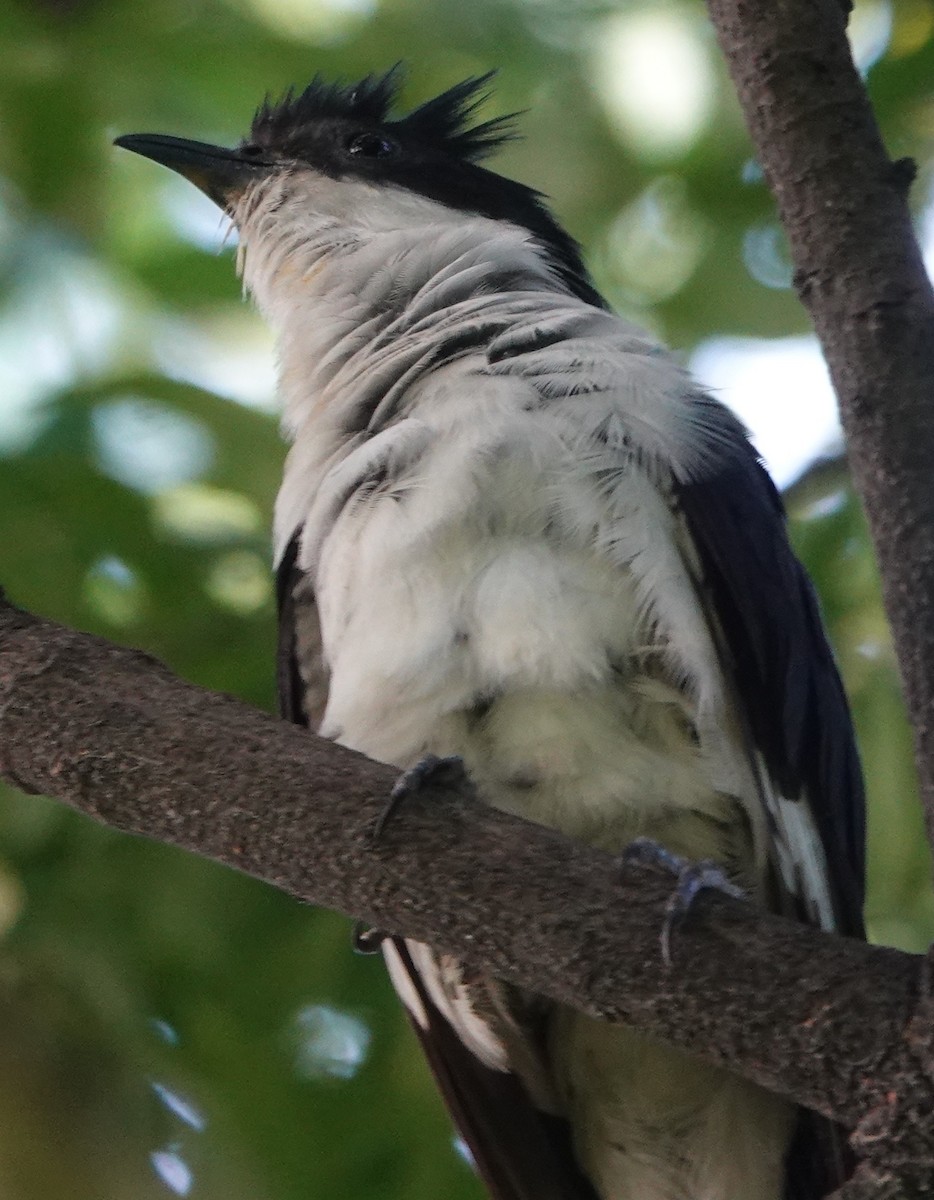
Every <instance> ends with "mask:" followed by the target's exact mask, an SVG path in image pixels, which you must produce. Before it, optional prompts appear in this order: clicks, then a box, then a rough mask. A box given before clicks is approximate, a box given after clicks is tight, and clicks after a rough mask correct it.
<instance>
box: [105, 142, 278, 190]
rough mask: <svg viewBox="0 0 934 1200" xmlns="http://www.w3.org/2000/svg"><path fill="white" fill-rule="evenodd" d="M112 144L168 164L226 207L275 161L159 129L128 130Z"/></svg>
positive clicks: (167, 165)
mask: <svg viewBox="0 0 934 1200" xmlns="http://www.w3.org/2000/svg"><path fill="white" fill-rule="evenodd" d="M114 145H115V146H122V147H123V149H124V150H132V151H133V153H134V154H142V156H143V157H144V158H151V159H152V160H153V162H157V163H161V164H162V165H163V166H164V167H170V168H171V169H172V170H173V171H177V172H178V173H179V175H184V177H185V178H186V179H188V180H190V181H191V182H192V183H193V184H194V185H195V187H197V188H200V189H201V191H202V192H204V193H205V195H206V196H210V198H211V199H212V200H213V201H214V203H215V204H218V205H219V206H220V207H221V208H227V207H228V206H229V204H230V203H231V201H233V200H235V199H236V198H237V197H238V196H239V195H240V194H241V193H242V192H243V190H244V188H245V187H246V186H247V184H249V183H252V182H253V180H255V179H257V178H259V177H260V176H262V175H264V174H266V173H267V172H268V171H269V170H270V169H271V168H272V167H273V166H275V163H273V162H271V161H269V160H267V159H263V158H258V157H257V156H256V155H255V154H251V155H250V156H249V157H248V156H246V155H244V154H242V153H241V152H240V151H239V150H228V149H227V148H226V147H225V146H212V145H211V144H210V143H208V142H192V141H189V140H188V138H177V137H169V136H167V135H166V134H162V133H128V134H125V135H124V136H123V137H118V138H117V139H116V140H115V141H114Z"/></svg>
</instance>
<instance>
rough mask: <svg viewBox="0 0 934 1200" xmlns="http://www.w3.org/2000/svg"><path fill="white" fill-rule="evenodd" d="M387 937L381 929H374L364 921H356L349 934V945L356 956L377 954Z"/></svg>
mask: <svg viewBox="0 0 934 1200" xmlns="http://www.w3.org/2000/svg"><path fill="white" fill-rule="evenodd" d="M388 936H389V934H388V933H386V932H385V930H383V929H375V928H374V927H373V926H372V925H368V924H367V923H366V921H357V923H356V924H355V925H354V927H353V930H352V931H351V934H350V939H351V945H352V946H353V948H354V952H355V953H356V954H379V952H380V948H381V947H382V944H383V942H385V940H386V938H387V937H388Z"/></svg>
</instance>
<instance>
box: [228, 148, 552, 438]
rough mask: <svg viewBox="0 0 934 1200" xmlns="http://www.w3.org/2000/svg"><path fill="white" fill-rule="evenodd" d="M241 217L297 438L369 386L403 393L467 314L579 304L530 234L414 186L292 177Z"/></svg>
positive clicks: (275, 182) (244, 206)
mask: <svg viewBox="0 0 934 1200" xmlns="http://www.w3.org/2000/svg"><path fill="white" fill-rule="evenodd" d="M235 219H236V222H237V225H238V227H239V230H240V250H239V253H238V268H239V270H240V272H241V275H242V277H243V281H244V286H245V288H246V289H247V290H248V291H249V292H250V293H251V294H252V296H253V297H254V299H255V301H256V303H257V305H258V306H259V308H260V310H261V312H262V313H263V315H264V316H265V318H266V319H267V321H268V322H269V324H270V326H271V327H272V329H273V330H274V332H275V334H276V336H277V342H278V346H277V350H278V362H279V391H280V395H281V400H282V403H283V426H284V429H285V432H286V434H287V436H289V437H290V438H292V439H294V438H295V437H296V435H297V434H298V431H299V430H300V429H303V428H304V427H305V426H306V425H307V423H308V422H309V421H315V420H319V419H320V420H322V421H323V422H324V423H325V424H326V425H327V424H330V423H331V422H330V420H329V419H328V418H329V416H330V417H334V416H336V415H338V414H339V411H340V410H346V407H347V406H348V405H350V404H353V403H354V400H355V399H356V400H358V401H359V399H360V397H359V389H358V388H357V387H356V384H358V383H359V384H360V385H361V386H362V381H364V380H365V381H366V386H367V387H370V388H372V387H373V386H381V385H386V386H391V383H392V379H391V376H392V375H393V373H394V366H393V364H394V363H395V367H396V368H399V369H401V370H404V369H405V361H403V360H409V359H411V356H412V355H413V354H415V355H416V356H417V354H418V352H419V350H420V349H421V350H425V349H427V348H429V347H431V346H432V345H436V344H437V338H438V335H439V324H441V323H448V324H450V323H451V320H452V314H453V315H454V316H456V315H457V312H456V311H455V310H457V309H458V308H459V310H460V313H459V315H460V317H461V318H462V319H463V320H474V319H476V317H477V316H478V315H479V313H480V312H481V311H482V310H484V309H488V308H490V307H494V308H495V307H496V305H497V301H499V302H501V301H502V299H503V297H504V293H505V291H508V293H509V294H510V295H513V296H514V295H516V294H528V293H529V292H534V293H538V294H541V293H542V292H555V293H558V294H560V295H561V296H562V297H563V298H564V299H567V295H568V293H567V289H566V287H565V286H564V284H563V283H562V282H561V281H560V279H559V278H558V276H557V274H556V273H555V271H554V270H553V268H552V267H551V265H550V263H549V261H548V259H547V257H546V255H545V254H544V253H543V251H542V250H541V248H540V246H539V245H538V244H537V243H536V242H535V240H534V238H533V237H532V235H531V234H530V233H529V232H528V230H525V229H521V228H519V227H518V226H515V225H509V224H505V223H503V222H499V221H493V220H491V219H489V218H486V217H481V216H469V215H466V216H465V214H463V213H461V212H457V211H455V210H454V209H451V208H448V207H447V206H445V205H443V204H440V203H437V202H435V201H432V200H428V199H426V198H424V197H421V196H418V195H415V194H414V193H411V192H408V191H405V190H404V189H401V188H386V187H379V188H377V187H375V186H374V185H371V184H368V183H364V182H359V181H352V180H331V179H328V178H326V177H324V176H322V175H319V174H317V173H315V172H312V171H310V170H308V171H304V170H303V171H296V172H294V173H285V172H283V173H282V174H281V175H277V176H275V177H274V178H273V179H271V180H269V181H268V182H266V183H264V184H261V185H259V186H258V187H256V188H254V189H253V190H252V191H251V192H248V193H247V194H246V196H245V197H244V199H243V202H242V203H241V205H240V208H239V211H238V212H237V213H236V214H235ZM501 289H502V290H501ZM402 342H404V343H405V347H404V350H405V351H407V353H405V352H403V347H402V345H401V343H402Z"/></svg>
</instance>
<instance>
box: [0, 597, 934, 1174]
mask: <svg viewBox="0 0 934 1200" xmlns="http://www.w3.org/2000/svg"><path fill="white" fill-rule="evenodd" d="M0 775H2V776H3V777H4V778H5V779H7V780H9V781H10V782H12V783H14V784H15V785H16V786H18V787H20V788H21V789H23V790H24V791H28V792H44V793H47V794H49V795H52V796H57V797H58V798H59V799H61V800H64V801H65V802H66V803H68V804H70V805H72V806H73V807H74V808H77V809H80V810H82V811H83V812H86V813H89V814H91V815H92V816H94V817H96V818H98V819H99V820H102V821H104V822H106V823H107V824H108V825H111V826H113V827H114V828H116V829H122V830H126V831H129V832H132V833H139V834H144V835H145V836H147V837H151V838H156V839H158V840H160V841H165V842H172V843H174V844H176V845H178V846H182V847H184V848H186V849H188V850H191V851H194V852H195V853H198V854H202V855H206V856H208V857H210V858H213V859H216V860H218V861H220V862H223V863H227V864H228V865H230V866H234V867H237V868H239V869H240V870H243V871H246V872H248V873H249V874H251V875H254V876H256V877H258V878H260V879H264V880H266V881H267V882H269V883H272V884H274V885H276V886H277V887H279V888H282V889H283V890H285V891H287V892H289V893H291V894H292V895H295V896H299V897H301V898H303V899H305V900H308V901H311V902H313V903H315V904H322V905H327V906H328V907H330V908H335V909H338V910H339V911H341V912H344V913H347V914H352V915H354V916H358V917H361V918H363V919H365V920H367V921H371V922H374V923H375V924H377V925H379V926H380V927H381V928H384V929H387V930H389V931H391V932H400V933H405V934H408V935H410V936H412V937H416V938H421V939H424V940H426V941H429V942H431V943H432V944H434V945H436V946H438V947H440V948H443V949H445V950H448V951H450V952H452V953H455V954H457V955H458V956H460V957H462V958H465V959H467V960H468V961H471V962H474V963H476V964H478V965H481V966H485V967H487V968H488V969H489V970H490V971H492V972H493V973H494V974H496V975H497V976H500V977H502V978H506V979H510V980H512V981H513V982H515V983H517V984H520V985H521V986H523V987H526V988H528V989H530V990H532V991H535V992H539V993H543V994H545V995H548V996H550V997H552V998H553V999H555V1000H559V1001H561V1002H563V1003H566V1004H570V1005H573V1006H575V1007H577V1008H579V1009H581V1010H583V1011H585V1012H589V1013H592V1014H594V1015H599V1016H602V1017H606V1018H609V1019H611V1020H626V1021H628V1022H631V1023H633V1024H635V1025H637V1026H639V1027H640V1028H642V1029H644V1030H645V1031H646V1032H648V1033H652V1034H655V1035H657V1036H658V1037H660V1038H664V1039H666V1040H668V1041H671V1042H673V1043H675V1044H677V1045H679V1046H682V1047H684V1048H685V1049H687V1050H689V1051H691V1052H693V1053H695V1054H697V1055H698V1056H700V1057H702V1058H704V1059H706V1060H707V1061H710V1062H717V1063H721V1064H723V1065H725V1066H727V1067H730V1068H731V1069H734V1070H736V1071H737V1072H739V1073H740V1074H742V1075H745V1076H747V1077H748V1078H750V1079H754V1080H756V1081H758V1082H759V1083H762V1084H764V1085H765V1086H766V1087H769V1088H772V1089H773V1090H775V1091H778V1092H781V1093H783V1094H785V1095H787V1096H790V1097H792V1098H793V1099H795V1100H798V1101H799V1102H801V1103H803V1104H806V1105H808V1106H810V1107H812V1108H816V1109H819V1110H820V1111H822V1112H824V1113H826V1114H828V1115H830V1116H833V1117H835V1118H837V1119H838V1120H840V1121H842V1122H844V1123H845V1124H847V1125H849V1126H851V1127H858V1129H859V1130H868V1134H867V1136H869V1137H870V1138H871V1137H874V1136H876V1132H877V1130H878V1129H879V1128H884V1129H885V1130H886V1133H887V1136H889V1137H890V1139H894V1140H895V1141H896V1142H897V1143H898V1144H900V1145H903V1146H904V1155H905V1156H906V1157H907V1158H909V1159H910V1160H911V1161H912V1162H914V1163H923V1164H924V1167H925V1169H926V1170H927V1171H928V1172H929V1176H930V1178H934V1149H932V1147H931V1145H930V1140H931V1139H930V1135H929V1134H928V1133H927V1129H926V1114H927V1113H928V1112H929V1111H930V1109H931V1107H932V1106H934V1072H932V1067H931V1055H930V1053H929V1046H928V1043H927V1042H926V1041H919V1040H918V1034H917V1030H918V1029H928V1028H930V1012H929V1001H928V993H927V985H926V983H925V981H926V979H927V975H926V973H925V972H926V964H925V961H924V960H923V959H920V958H917V957H914V956H912V955H908V954H904V953H901V952H899V951H895V950H889V949H883V948H879V947H870V946H866V945H863V944H862V943H859V942H854V941H847V940H843V939H838V938H831V937H827V936H825V935H822V934H820V933H817V932H816V931H814V930H811V929H807V928H805V927H803V926H798V925H794V924H791V923H789V922H786V921H783V920H780V919H779V918H777V917H773V916H770V915H769V914H766V913H763V912H761V911H759V910H757V909H755V908H753V907H752V906H751V905H746V904H742V903H738V902H736V901H731V900H729V899H727V898H726V897H722V896H718V895H705V896H704V897H702V898H701V900H700V901H699V902H698V909H699V915H702V916H703V917H704V918H705V919H704V920H703V921H700V920H698V919H692V920H691V921H689V922H688V925H687V927H686V928H685V929H683V930H682V931H681V932H679V933H678V934H677V935H676V937H675V940H674V969H672V970H666V969H665V967H664V965H663V963H662V959H661V955H660V951H659V930H660V928H661V922H662V919H663V913H664V909H665V903H666V901H667V899H668V896H669V894H670V889H671V880H670V878H668V877H667V876H665V875H662V874H659V873H658V872H656V871H653V870H648V869H645V868H632V869H627V870H626V871H625V872H621V870H620V868H619V866H618V864H617V863H616V862H615V861H614V860H613V859H612V858H611V857H610V856H609V855H607V854H605V853H603V852H601V851H598V850H593V849H591V848H589V847H586V846H583V845H579V844H577V843H574V842H571V841H569V840H567V839H565V838H563V837H561V836H560V835H558V834H556V833H554V832H552V831H550V830H547V829H545V828H543V827H541V826H537V825H530V824H528V823H527V822H524V821H520V820H518V819H516V818H513V817H508V816H505V815H503V814H501V813H497V812H494V811H493V810H492V809H489V808H487V807H486V806H485V805H482V804H479V803H476V802H474V801H473V800H472V799H470V798H469V797H464V796H458V795H456V794H453V793H443V792H441V791H439V790H437V789H436V790H434V791H430V792H429V793H428V794H427V796H426V798H428V799H430V800H431V803H430V804H426V803H421V802H412V803H410V804H408V805H407V806H405V807H404V809H403V811H402V812H401V813H400V814H398V815H397V816H396V817H394V818H393V820H392V821H390V823H389V825H388V828H387V830H386V832H385V834H384V837H383V839H382V841H381V842H380V843H379V844H378V845H377V846H374V845H373V842H372V838H371V831H372V828H373V825H374V822H375V821H376V820H377V818H378V817H379V815H380V814H381V813H382V811H383V808H384V805H385V797H386V795H387V793H388V790H389V788H390V786H391V784H392V783H393V781H394V777H395V772H394V771H393V770H392V769H391V768H388V767H386V766H383V765H380V764H378V763H374V762H371V761H370V760H368V759H366V758H364V757H362V756H361V755H359V754H355V753H353V752H352V751H349V750H345V749H343V748H341V747H339V746H335V745H333V744H332V743H330V742H326V741H323V740H321V739H319V738H315V737H312V736H311V735H309V734H308V733H307V732H305V731H303V730H300V729H297V728H295V727H294V726H291V725H288V724H286V723H284V722H281V721H277V720H274V719H273V718H271V717H269V716H266V715H265V714H262V713H259V712H256V711H254V710H252V709H249V708H247V707H246V706H245V705H243V704H241V703H239V702H238V701H236V700H234V699H232V698H230V697H227V696H221V695H217V694H214V693H210V692H206V691H203V690H201V689H199V688H195V687H193V686H191V685H189V684H185V683H183V682H181V681H180V680H178V679H176V678H175V677H174V676H172V675H171V674H170V672H169V671H167V670H166V669H165V667H163V666H161V665H160V664H159V663H158V662H156V661H155V660H153V659H151V658H149V657H148V656H146V655H143V654H140V653H138V652H135V651H130V650H125V649H121V648H119V647H116V646H112V645H110V644H108V643H106V642H104V641H101V640H100V639H98V638H93V637H90V636H88V635H84V634H78V633H74V632H72V631H70V630H68V629H64V628H63V627H61V626H58V625H55V624H53V623H51V622H49V621H43V620H40V619H37V618H35V617H32V616H29V615H28V614H26V613H23V612H21V611H19V610H18V609H15V608H13V607H12V606H10V605H9V604H7V603H6V602H3V601H0ZM922 1111H923V1112H924V1114H925V1119H924V1120H922V1117H921V1116H920V1115H919V1114H920V1113H921V1112H922ZM858 1136H863V1135H862V1134H858ZM925 1156H926V1157H925Z"/></svg>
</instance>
